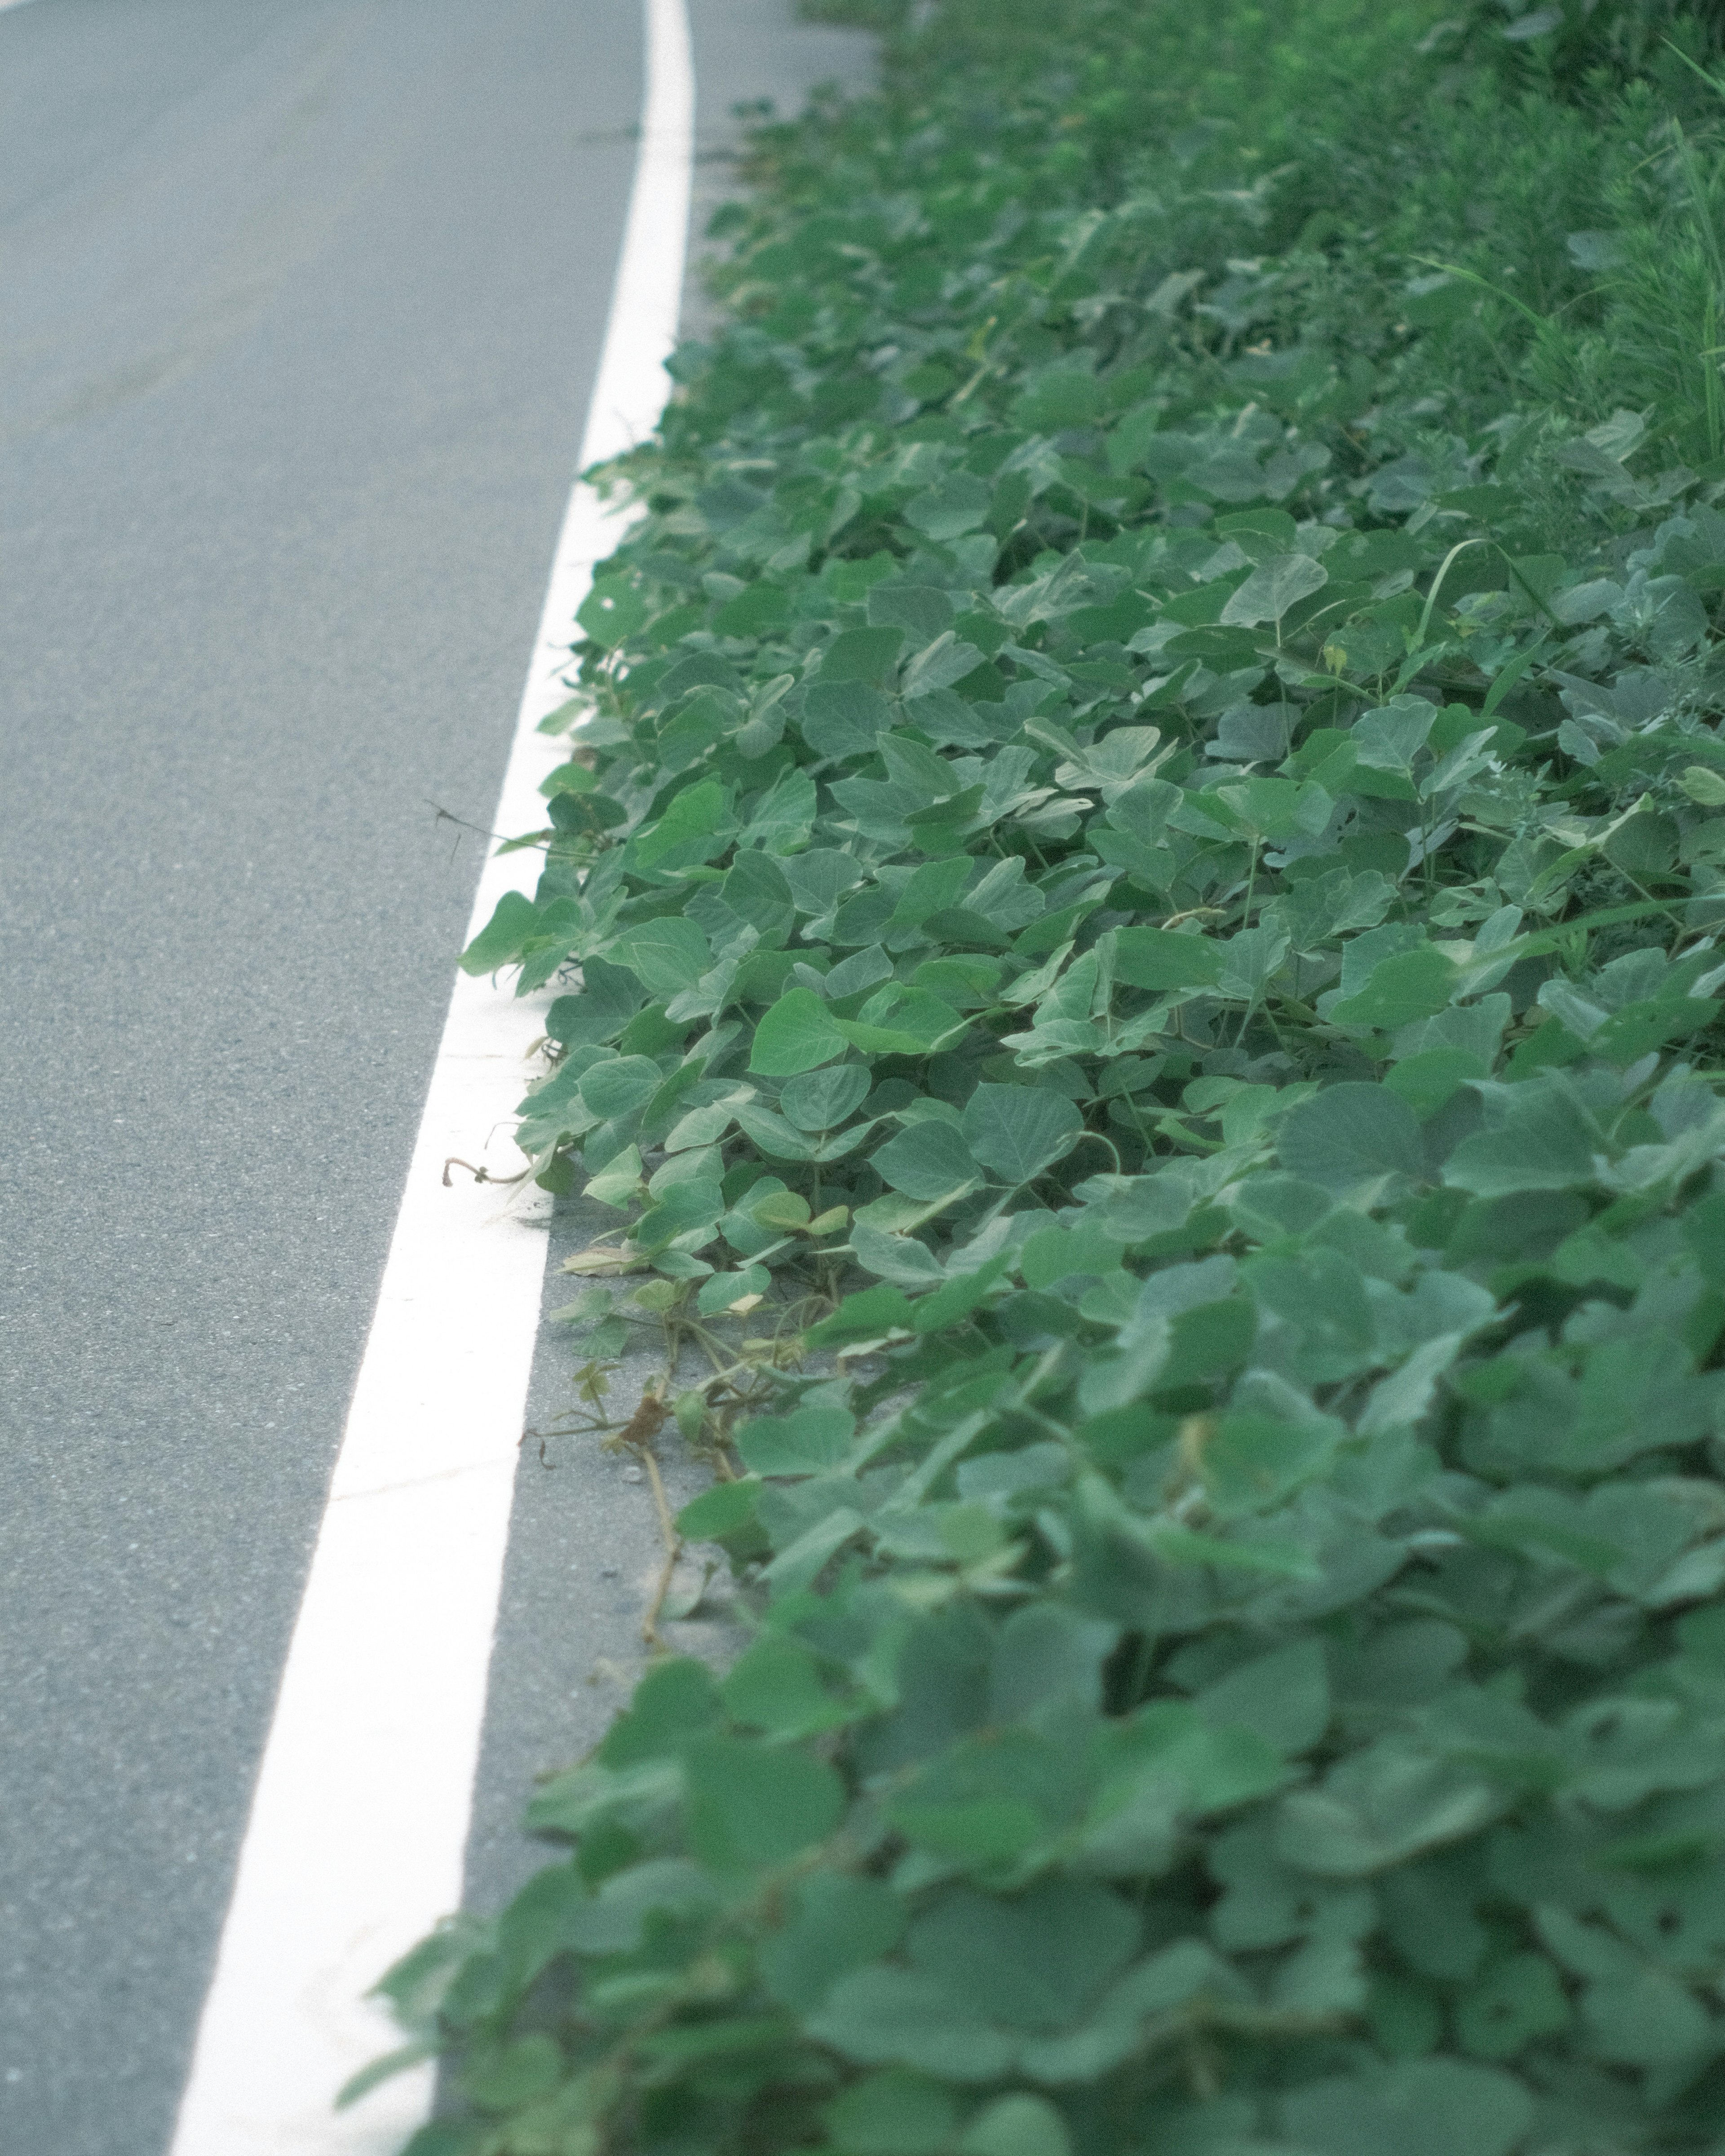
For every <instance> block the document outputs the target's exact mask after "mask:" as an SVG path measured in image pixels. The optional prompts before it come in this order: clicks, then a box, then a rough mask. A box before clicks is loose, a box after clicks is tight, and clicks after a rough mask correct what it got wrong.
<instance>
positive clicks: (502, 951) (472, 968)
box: [461, 891, 539, 973]
mask: <svg viewBox="0 0 1725 2156" xmlns="http://www.w3.org/2000/svg"><path fill="white" fill-rule="evenodd" d="M538 925H539V909H538V907H537V906H535V905H534V903H533V901H532V900H531V898H526V897H524V896H522V894H521V892H520V891H505V892H504V894H503V896H502V897H501V898H500V899H499V900H498V901H497V905H496V910H495V911H494V912H493V914H492V916H491V917H490V920H489V921H487V922H486V923H485V927H483V928H482V929H480V932H479V934H478V935H477V936H475V937H474V939H473V941H472V942H470V944H469V945H468V947H467V948H466V949H465V951H464V952H462V953H461V970H462V972H463V973H495V972H496V970H497V968H499V967H500V966H506V965H508V964H509V962H510V961H511V959H513V958H518V957H520V956H521V946H522V945H523V944H524V943H525V942H526V940H527V938H528V937H530V936H531V934H532V933H533V932H534V930H535V929H536V927H538Z"/></svg>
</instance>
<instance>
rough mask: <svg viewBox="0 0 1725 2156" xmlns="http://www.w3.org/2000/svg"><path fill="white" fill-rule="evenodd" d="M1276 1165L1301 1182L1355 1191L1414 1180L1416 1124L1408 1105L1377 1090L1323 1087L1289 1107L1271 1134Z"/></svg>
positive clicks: (1347, 1085) (1417, 1171) (1417, 1155)
mask: <svg viewBox="0 0 1725 2156" xmlns="http://www.w3.org/2000/svg"><path fill="white" fill-rule="evenodd" d="M1276 1152H1277V1154H1278V1155H1279V1156H1280V1158H1281V1164H1282V1166H1283V1167H1284V1168H1286V1169H1288V1170H1289V1171H1290V1173H1292V1174H1294V1175H1297V1176H1299V1177H1300V1178H1301V1179H1302V1181H1305V1182H1307V1183H1317V1185H1318V1186H1319V1187H1320V1188H1322V1189H1325V1190H1335V1191H1351V1190H1358V1189H1360V1188H1363V1186H1364V1185H1366V1184H1368V1183H1374V1182H1376V1181H1377V1180H1378V1178H1381V1177H1383V1176H1386V1175H1405V1176H1417V1175H1419V1174H1420V1168H1421V1152H1420V1126H1419V1123H1418V1122H1416V1121H1415V1119H1414V1111H1413V1110H1412V1109H1411V1108H1409V1106H1408V1105H1407V1103H1406V1102H1405V1101H1400V1100H1399V1099H1398V1098H1397V1097H1396V1096H1395V1095H1394V1093H1392V1092H1389V1091H1386V1090H1385V1089H1384V1087H1383V1086H1365V1085H1358V1084H1356V1083H1354V1082H1353V1081H1348V1082H1346V1083H1344V1084H1343V1085H1340V1086H1326V1087H1325V1088H1324V1090H1323V1091H1322V1092H1321V1093H1318V1094H1316V1095H1314V1096H1313V1097H1312V1099H1311V1100H1309V1101H1301V1103H1300V1104H1299V1106H1297V1107H1295V1108H1291V1109H1290V1111H1288V1114H1287V1115H1286V1117H1285V1118H1284V1119H1283V1121H1282V1123H1281V1127H1280V1128H1279V1130H1278V1132H1277V1134H1276Z"/></svg>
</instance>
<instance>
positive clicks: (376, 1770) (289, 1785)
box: [172, 0, 695, 2156]
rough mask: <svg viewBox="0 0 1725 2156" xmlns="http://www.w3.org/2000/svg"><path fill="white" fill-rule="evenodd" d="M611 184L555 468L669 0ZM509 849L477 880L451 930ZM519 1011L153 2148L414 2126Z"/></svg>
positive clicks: (455, 1072) (528, 795)
mask: <svg viewBox="0 0 1725 2156" xmlns="http://www.w3.org/2000/svg"><path fill="white" fill-rule="evenodd" d="M644 14H645V28H646V43H647V69H646V75H647V88H646V100H645V106H644V113H643V121H642V138H641V146H640V150H639V157H638V162H637V164H636V168H635V177H634V192H633V194H632V196H631V198H630V202H629V218H628V223H627V225H626V227H625V228H624V241H623V250H622V255H621V259H620V261H619V269H618V275H617V282H616V285H615V288H614V293H613V296H612V305H611V316H610V321H609V326H608V331H607V333H606V340H605V346H604V352H603V358H602V360H601V362H600V367H599V373H598V382H597V383H596V384H595V387H594V390H593V402H592V404H591V406H590V407H589V410H588V423H587V432H586V435H585V438H584V440H583V446H582V452H581V461H582V465H583V468H584V467H585V466H587V465H590V464H592V463H593V462H595V461H596V460H597V459H600V458H603V457H605V456H608V455H611V454H615V453H616V452H617V451H619V450H620V449H625V448H627V447H628V446H629V444H631V443H633V442H634V441H637V440H639V439H641V438H642V437H643V436H644V435H645V434H648V433H649V432H650V431H651V429H652V427H653V425H654V423H655V421H656V420H657V418H658V416H659V413H660V410H661V409H662V408H663V406H664V403H665V398H666V396H667V394H668V393H669V390H670V377H668V375H667V374H666V372H665V359H666V358H667V357H668V356H669V354H670V350H671V347H672V345H673V344H674V342H675V336H676V326H677V314H678V306H679V300H680V293H681V288H682V279H683V268H684V261H685V252H686V247H687V239H688V219H689V198H690V178H691V143H692V135H693V122H694V102H695V83H694V69H693V64H692V60H691V52H690V38H689V26H688V21H687V17H686V15H685V8H684V0H644ZM622 526H623V520H622V519H620V518H619V516H618V514H617V512H615V511H607V510H606V509H605V508H604V506H603V505H602V504H601V503H600V501H599V500H598V497H597V496H596V495H594V494H593V491H592V490H590V489H588V488H587V487H584V486H582V485H577V486H576V488H575V490H574V492H573V494H572V496H571V498H570V502H569V506H568V511H567V515H566V516H565V518H564V521H563V527H562V534H561V536H560V537H559V540H558V542H557V555H556V558H555V562H554V565H553V567H552V576H551V586H550V590H549V592H548V593H547V598H546V603H545V610H544V614H543V618H542V621H541V624H540V629H539V637H538V641H537V644H536V646H535V649H534V653H533V658H532V663H531V666H530V668H529V671H528V678H527V685H526V693H525V695H524V696H523V697H522V700H521V716H520V720H519V722H518V725H517V728H516V738H515V746H514V748H513V751H512V752H511V757H510V761H509V767H508V772H507V774H506V778H505V779H504V783H503V792H502V798H501V801H500V802H499V804H498V808H497V824H496V828H497V829H500V830H502V831H506V832H507V831H510V830H522V829H531V828H533V826H534V825H535V824H537V823H539V822H540V821H541V820H542V816H543V807H544V804H543V803H542V801H541V800H540V799H539V798H538V795H537V791H536V788H537V785H538V783H539V781H540V779H541V778H542V777H543V776H544V774H545V773H546V772H547V770H548V769H549V768H550V767H551V765H552V762H556V761H557V760H558V752H557V750H556V748H555V747H554V746H553V744H552V742H551V741H549V740H548V739H547V737H544V736H542V735H541V734H539V733H538V732H537V731H536V727H537V726H538V723H539V721H541V720H542V718H543V717H544V716H546V715H547V713H548V712H549V711H552V709H554V708H555V707H556V706H557V704H559V703H560V702H562V701H563V699H564V697H565V696H566V695H567V691H566V690H564V689H563V688H562V686H561V685H560V682H559V680H558V675H559V674H560V673H561V672H562V670H563V668H564V666H565V665H567V654H568V644H569V640H570V636H571V633H572V632H571V624H572V619H573V616H574V613H575V609H576V608H577V607H578V605H579V603H580V602H581V599H582V598H583V595H584V593H585V590H586V588H587V585H588V582H589V580H590V577H591V573H592V570H593V564H594V563H595V562H598V561H600V560H603V557H605V555H606V554H608V552H610V551H611V549H612V548H613V547H614V546H615V544H616V543H617V540H618V537H619V532H620V531H621V529H622ZM537 862H538V856H537V855H534V854H531V853H528V854H516V855H505V856H504V857H502V858H501V859H500V860H493V861H492V862H490V865H488V866H487V868H486V870H485V874H484V875H483V876H482V878H481V879H480V888H479V896H478V897H477V899H476V901H475V906H474V913H473V927H474V929H475V930H476V929H477V928H478V927H480V926H481V925H482V924H483V923H484V921H486V920H487V919H488V918H489V917H490V912H491V910H492V908H493V907H494V906H495V904H496V902H497V900H498V898H499V897H500V896H501V895H502V893H503V892H504V891H509V890H516V889H522V888H527V889H531V877H532V875H533V874H534V872H535V871H536V867H537ZM541 1010H542V1004H540V1003H536V1002H535V1001H534V1000H533V999H531V998H528V999H525V1000H522V1001H516V1000H515V999H514V998H511V997H510V996H509V995H508V994H507V993H506V992H505V991H503V990H501V989H499V988H495V987H494V986H493V985H492V984H491V983H489V982H485V981H473V980H470V979H468V978H465V976H464V977H462V978H458V980H457V982H456V984H455V990H454V998H453V999H452V1001H451V1004H450V1007H449V1019H448V1022H447V1024H445V1027H444V1035H443V1040H442V1044H441V1045H440V1047H439V1051H438V1058H437V1062H436V1065H435V1067H434V1070H433V1074H432V1080H431V1087H430V1092H429V1097H428V1099H427V1101H426V1106H425V1115H424V1122H422V1123H421V1125H420V1128H419V1135H418V1142H417V1143H416V1145H415V1147H414V1150H413V1165H412V1168H411V1169H410V1170H409V1173H408V1187H407V1191H406V1194H405V1196H404V1197H403V1202H402V1209H401V1214H400V1218H399V1219H398V1223H397V1225H396V1229H395V1235H394V1239H393V1242H392V1244H391V1245H390V1251H389V1257H388V1264H387V1265H386V1266H385V1269H384V1273H383V1279H382V1286H381V1289H380V1291H379V1294H378V1299H377V1314H376V1316H375V1317H374V1318H373V1320H372V1330H371V1334H370V1337H369V1339H368V1341H367V1347H366V1352H365V1358H364V1360H363V1363H362V1366H361V1369H360V1373H359V1381H358V1384H357V1389H356V1390H355V1393H354V1397H353V1404H352V1409H350V1411H349V1414H348V1418H347V1430H346V1433H345V1435H344V1437H343V1440H342V1445H341V1455H340V1457H339V1459H338V1460H337V1462H336V1471H335V1476H334V1481H333V1482H332V1485H331V1491H330V1498H329V1505H328V1509H327V1510H326V1512H325V1515H324V1518H323V1522H322V1526H321V1529H320V1531H319V1534H318V1539H317V1547H316V1553H315V1554H314V1556H313V1558H312V1563H311V1574H310V1577H309V1578H308V1580H307V1583H306V1588H305V1600H304V1602H303V1604H301V1606H300V1615H299V1620H298V1623H297V1625H296V1626H295V1631H294V1637H293V1644H292V1646H291V1648H290V1652H289V1655H288V1660H287V1666H286V1668H285V1671H284V1674H283V1677H282V1684H281V1692H280V1699H279V1701H278V1703H277V1706H276V1710H275V1720H274V1722H273V1723H272V1725H271V1727H270V1738H269V1743H268V1745H267V1747H266V1748H265V1750H264V1761H263V1766H262V1768H261V1771H260V1773H259V1780H258V1787H257V1791H256V1794H255V1795H254V1799H253V1802H252V1810H251V1817H250V1820H249V1825H248V1827H247V1830H246V1836H245V1840H244V1845H243V1847H242V1849H241V1852H240V1860H239V1876H238V1880H237V1881H236V1884H235V1886H234V1899H233V1902H232V1904H231V1905H230V1907H229V1909H228V1919H227V1922H226V1925H225V1927H224V1928H223V1933H222V1942H221V1948H220V1951H219V1953H218V1957H217V1962H216V1970H215V1976H214V1979H213V1983H212V1984H211V1987H210V1992H209V1995H208V1999H207V2000H206V2002H205V2005H204V2010H203V2020H202V2021H201V2023H200V2025H199V2028H198V2041H197V2046H196V2050H195V2051H194V2054H193V2064H192V2071H191V2076H190V2078H189V2080H188V2082H187V2088H186V2093H185V2097H184V2099H183V2102H182V2107H181V2111H180V2117H179V2124H178V2129H177V2133H176V2135H175V2138H174V2142H173V2149H172V2156H386V2152H392V2151H394V2150H397V2149H398V2148H400V2146H401V2144H402V2143H403V2140H404V2139H405V2138H407V2137H408V2135H409V2134H410V2133H412V2132H413V2130H414V2129H415V2128H417V2127H418V2125H420V2124H421V2123H423V2122H424V2119H425V2118H426V2117H428V2116H429V2109H430V2102H431V2094H432V2074H431V2070H430V2068H429V2067H420V2068H418V2069H416V2070H415V2071H413V2072H411V2073H409V2074H406V2075H403V2076H401V2077H400V2078H399V2079H398V2080H397V2081H395V2082H390V2083H388V2084H386V2086H385V2087H383V2088H382V2089H381V2090H380V2091H379V2092H377V2093H376V2094H375V2095H373V2096H371V2097H367V2098H365V2099H364V2100H363V2101H362V2102H360V2103H359V2104H358V2105H357V2106H356V2107H354V2108H353V2109H352V2111H349V2112H343V2113H341V2114H337V2113H336V2112H333V2111H332V2110H331V2104H332V2102H333V2099H334V2097H335V2094H336V2090H337V2089H338V2088H339V2087H341V2083H342V2082H344V2081H346V2080H347V2077H348V2076H350V2075H351V2074H352V2073H353V2072H354V2071H356V2070H357V2068H358V2067H360V2066H363V2065H365V2064H366V2063H367V2061H369V2060H371V2059H372V2058H375V2057H376V2056H377V2055H378V2054H379V2053H380V2052H382V2051H388V2050H389V2049H390V2048H392V2046H393V2045H395V2044H396V2043H398V2041H399V2040H400V2039H399V2035H398V2032H397V2031H396V2030H395V2029H394V2027H393V2024H392V2023H391V2022H390V2021H389V2020H388V2019H387V2017H386V2016H385V2015H383V2014H382V2012H381V2011H380V2010H378V2009H377V2007H376V2006H375V2005H372V2003H371V2002H369V2001H367V1999H364V1998H363V1996H362V1994H363V1993H364V1991H365V1989H366V1988H367V1986H368V1985H369V1984H372V1983H373V1982H374V1981H375V1980H376V1979H377V1976H378V1975H379V1974H381V1973H382V1970H383V1969H385V1968H386V1967H387V1966H388V1963H390V1962H391V1961H393V1959H394V1958H396V1957H397V1956H398V1955H399V1954H400V1953H403V1952H404V1951H405V1950H406V1948H408V1947H409V1946H411V1945H412V1944H413V1942H414V1941H415V1940H416V1939H418V1938H420V1937H421V1936H423V1934H424V1933H426V1932H427V1931H428V1930H429V1929H430V1928H431V1927H432V1925H433V1924H434V1923H435V1922H437V1920H438V1919H439V1917H442V1916H444V1914H446V1913H447V1912H449V1911H450V1910H452V1909H453V1908H454V1907H455V1906H456V1903H457V1902H458V1901H459V1897H460V1890H461V1866H462V1856H463V1851H464V1847H465V1841H466V1836H467V1829H468V1823H469V1817H470V1809H471V1805H472V1796H473V1779H474V1772H475V1765H476V1763H477V1758H478V1753H479V1741H480V1725H481V1722H482V1719H483V1717H484V1713H485V1690H486V1681H487V1675H488V1668H489V1664H490V1651H491V1640H492V1635H493V1630H494V1628H495V1622H496V1609H497V1596H498V1590H499V1587H500V1584H501V1577H502V1569H503V1559H504V1554H505V1551H506V1546H507V1543H508V1537H509V1517H510V1502H511V1494H512V1491H513V1486H514V1479H515V1469H516V1442H517V1440H518V1439H519V1437H520V1435H521V1414H522V1409H523V1407H524V1404H525V1401H526V1389H527V1379H528V1375H529V1373H530V1370H531V1363H532V1356H533V1345H534V1339H535V1336H536V1332H537V1328H538V1317H539V1298H540V1293H541V1286H542V1281H543V1278H544V1270H545V1250H546V1241H547V1238H546V1233H545V1224H546V1215H547V1208H546V1207H545V1206H544V1205H543V1204H542V1205H540V1206H539V1207H538V1208H536V1209H534V1208H530V1207H522V1206H519V1205H518V1206H516V1208H514V1209H504V1208H502V1207H501V1206H500V1204H499V1201H498V1196H497V1193H496V1192H495V1189H494V1188H487V1187H485V1186H476V1185H475V1184H473V1183H470V1182H469V1181H468V1180H467V1179H466V1178H459V1179H458V1181H457V1183H456V1185H455V1187H454V1188H453V1189H445V1188H444V1187H443V1184H442V1182H441V1174H442V1168H443V1163H444V1158H446V1156H448V1155H449V1154H450V1153H460V1154H463V1155H465V1157H466V1158H474V1147H475V1144H476V1143H478V1142H480V1139H481V1138H482V1137H483V1136H484V1134H485V1132H488V1131H490V1130H492V1129H493V1128H494V1127H496V1126H497V1125H498V1124H499V1123H500V1122H501V1123H503V1124H505V1125H506V1124H507V1122H508V1119H509V1116H510V1114H511V1110H512V1109H513V1108H514V1106H515V1104H516V1101H517V1100H518V1099H519V1098H520V1096H521V1091H522V1086H523V1081H524V1075H525V1072H524V1065H523V1062H522V1058H523V1056H524V1055H525V1053H526V1050H527V1049H528V1047H529V1045H531V1041H532V1040H533V1039H534V1038H535V1036H536V1034H538V1033H539V1031H540V1030H541V1029H542V1028H541V1023H540V1014H541Z"/></svg>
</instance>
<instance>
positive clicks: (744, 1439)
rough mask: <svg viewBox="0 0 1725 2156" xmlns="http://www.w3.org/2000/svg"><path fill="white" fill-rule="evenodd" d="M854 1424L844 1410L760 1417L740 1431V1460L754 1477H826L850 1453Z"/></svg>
mask: <svg viewBox="0 0 1725 2156" xmlns="http://www.w3.org/2000/svg"><path fill="white" fill-rule="evenodd" d="M854 1432H855V1422H854V1421H853V1419H852V1418H851V1417H850V1415H849V1414H847V1413H846V1412H845V1409H843V1408H818V1407H810V1408H798V1409H796V1410H795V1412H794V1413H793V1414H788V1415H757V1416H756V1418H755V1419H754V1420H753V1421H752V1422H746V1423H744V1424H742V1427H741V1428H740V1429H739V1430H737V1436H736V1440H735V1441H736V1445H737V1456H738V1457H739V1458H740V1459H741V1460H742V1464H743V1466H745V1467H747V1469H748V1470H749V1471H750V1472H751V1473H752V1474H754V1475H824V1473H825V1472H826V1471H827V1470H828V1468H829V1467H836V1466H838V1464H839V1461H840V1460H842V1459H843V1458H844V1457H845V1454H846V1453H847V1452H848V1451H849V1450H850V1442H851V1438H852V1436H853V1435H854Z"/></svg>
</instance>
